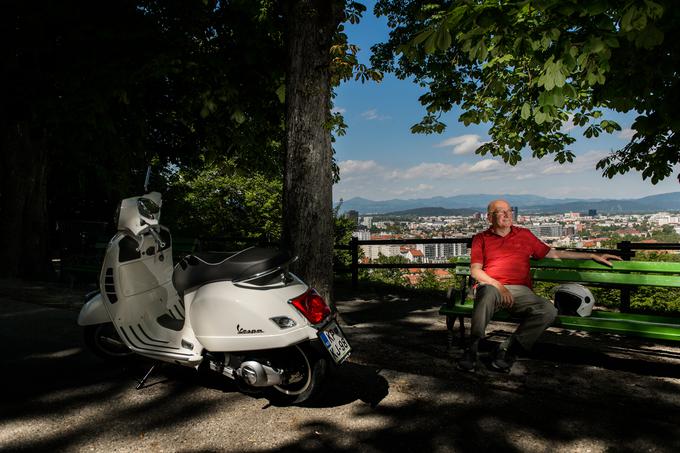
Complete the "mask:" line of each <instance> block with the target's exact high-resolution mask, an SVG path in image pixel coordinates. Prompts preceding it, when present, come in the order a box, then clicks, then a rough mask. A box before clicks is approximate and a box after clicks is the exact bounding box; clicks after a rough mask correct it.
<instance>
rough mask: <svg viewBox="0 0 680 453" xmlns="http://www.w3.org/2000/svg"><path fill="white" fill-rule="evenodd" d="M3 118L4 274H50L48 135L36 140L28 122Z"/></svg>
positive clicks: (0, 227) (0, 204) (0, 246)
mask: <svg viewBox="0 0 680 453" xmlns="http://www.w3.org/2000/svg"><path fill="white" fill-rule="evenodd" d="M3 116H4V115H3ZM3 120H5V121H2V125H3V127H2V150H3V152H2V157H1V158H0V159H1V161H0V162H1V163H2V166H1V168H2V173H1V175H0V177H1V178H2V181H1V182H0V218H2V222H0V277H6V278H7V277H9V278H14V277H22V278H27V279H44V278H46V277H47V276H48V274H49V270H50V266H49V253H48V245H47V238H48V223H47V191H46V170H47V153H46V150H45V146H44V140H42V139H37V140H36V139H34V137H33V136H32V132H31V128H30V125H29V124H28V122H14V123H8V122H7V120H6V116H5V118H3ZM8 124H9V126H8Z"/></svg>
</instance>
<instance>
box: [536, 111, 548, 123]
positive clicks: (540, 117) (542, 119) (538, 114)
mask: <svg viewBox="0 0 680 453" xmlns="http://www.w3.org/2000/svg"><path fill="white" fill-rule="evenodd" d="M545 119H546V114H545V113H543V112H542V111H541V110H538V111H536V112H535V113H534V121H535V122H536V124H539V125H540V124H543V123H544V122H545Z"/></svg>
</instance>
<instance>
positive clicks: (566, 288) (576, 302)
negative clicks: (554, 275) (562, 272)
mask: <svg viewBox="0 0 680 453" xmlns="http://www.w3.org/2000/svg"><path fill="white" fill-rule="evenodd" d="M553 300H554V301H555V308H557V313H559V314H560V315H569V316H575V315H579V316H583V317H585V316H590V314H591V313H592V311H593V306H594V305H595V297H593V293H591V292H590V290H589V289H588V288H586V287H585V286H583V285H579V284H578V283H564V284H562V285H559V286H557V287H555V288H554V289H553Z"/></svg>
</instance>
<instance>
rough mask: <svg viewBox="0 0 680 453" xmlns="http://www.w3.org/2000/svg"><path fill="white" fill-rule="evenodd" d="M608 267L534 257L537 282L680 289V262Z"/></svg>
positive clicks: (464, 271)
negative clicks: (535, 258)
mask: <svg viewBox="0 0 680 453" xmlns="http://www.w3.org/2000/svg"><path fill="white" fill-rule="evenodd" d="M612 263H613V266H612V267H608V266H604V265H602V264H599V263H597V262H595V261H593V260H563V259H555V258H544V259H542V260H531V276H532V278H533V280H535V281H550V282H577V283H585V284H593V285H605V286H663V287H670V288H680V263H667V262H652V261H613V262H612ZM456 275H466V276H469V275H470V261H469V258H468V259H465V258H463V259H459V261H458V262H457V263H456Z"/></svg>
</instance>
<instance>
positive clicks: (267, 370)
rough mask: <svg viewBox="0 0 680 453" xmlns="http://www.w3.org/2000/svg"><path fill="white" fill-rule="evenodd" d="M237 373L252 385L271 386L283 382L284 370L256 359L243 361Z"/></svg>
mask: <svg viewBox="0 0 680 453" xmlns="http://www.w3.org/2000/svg"><path fill="white" fill-rule="evenodd" d="M236 375H237V376H238V377H240V378H241V379H243V381H245V382H246V383H247V384H248V385H250V386H252V387H270V386H272V385H281V384H282V383H283V371H281V370H276V369H274V368H272V367H270V366H267V365H263V364H262V363H260V362H256V361H255V360H248V361H247V362H243V363H242V364H241V366H240V367H239V368H238V369H237V370H236Z"/></svg>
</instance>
